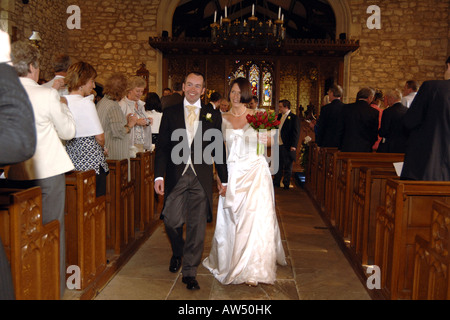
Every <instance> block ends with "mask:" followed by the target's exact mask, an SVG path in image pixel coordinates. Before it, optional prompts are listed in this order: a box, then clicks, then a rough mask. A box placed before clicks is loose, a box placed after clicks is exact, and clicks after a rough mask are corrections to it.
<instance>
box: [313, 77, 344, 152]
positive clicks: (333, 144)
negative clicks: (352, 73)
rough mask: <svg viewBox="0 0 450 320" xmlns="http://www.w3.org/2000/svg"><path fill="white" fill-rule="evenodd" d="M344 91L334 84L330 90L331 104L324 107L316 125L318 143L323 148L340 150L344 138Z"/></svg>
mask: <svg viewBox="0 0 450 320" xmlns="http://www.w3.org/2000/svg"><path fill="white" fill-rule="evenodd" d="M342 93H343V90H342V88H341V86H339V85H337V84H334V85H332V86H331V87H330V89H329V90H328V97H329V101H330V103H328V104H327V105H325V106H323V107H322V109H321V111H320V116H319V119H318V120H317V124H316V130H317V133H316V143H317V145H318V146H319V147H323V148H338V147H339V143H340V141H341V136H342V106H343V105H344V104H343V103H342V101H341V97H342Z"/></svg>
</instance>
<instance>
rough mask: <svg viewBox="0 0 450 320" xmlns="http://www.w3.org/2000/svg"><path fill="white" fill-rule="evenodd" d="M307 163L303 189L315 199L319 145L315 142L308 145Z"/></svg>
mask: <svg viewBox="0 0 450 320" xmlns="http://www.w3.org/2000/svg"><path fill="white" fill-rule="evenodd" d="M308 152H309V155H308V164H307V169H306V172H305V189H306V191H308V193H309V195H310V196H311V197H312V198H313V199H314V200H315V199H316V197H317V195H316V179H317V167H318V160H319V159H318V156H319V147H318V146H317V144H315V143H313V142H311V143H310V146H309V150H308Z"/></svg>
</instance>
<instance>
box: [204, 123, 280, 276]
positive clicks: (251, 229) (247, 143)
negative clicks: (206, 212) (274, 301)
mask: <svg viewBox="0 0 450 320" xmlns="http://www.w3.org/2000/svg"><path fill="white" fill-rule="evenodd" d="M222 129H223V135H224V139H225V141H226V145H227V153H228V156H227V165H228V186H227V193H226V195H225V197H222V196H219V204H218V208H217V218H216V228H215V233H214V238H213V241H212V246H211V252H210V254H209V256H208V257H207V258H206V259H205V260H204V261H203V265H204V266H205V267H206V268H207V269H209V270H210V271H211V273H212V274H213V275H214V277H215V278H216V279H217V280H218V281H220V282H221V283H222V284H239V283H245V282H258V283H259V282H261V283H269V284H273V283H274V282H275V280H276V270H277V263H278V264H280V265H286V258H285V253H284V249H283V245H282V243H281V237H280V229H279V226H278V221H277V217H276V212H275V195H274V191H273V185H272V177H271V174H270V170H269V166H268V163H267V161H266V159H265V157H264V155H257V152H256V149H257V132H256V131H255V130H254V129H253V128H252V127H250V125H248V124H247V125H246V126H245V127H244V128H243V129H233V127H232V125H231V123H230V122H229V121H227V120H226V119H223V124H222Z"/></svg>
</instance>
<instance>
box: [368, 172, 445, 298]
mask: <svg viewBox="0 0 450 320" xmlns="http://www.w3.org/2000/svg"><path fill="white" fill-rule="evenodd" d="M434 200H440V201H444V202H446V203H449V202H450V182H441V181H405V180H393V179H388V180H387V183H386V198H385V203H384V205H383V206H380V207H379V208H378V210H377V225H376V244H375V259H374V260H375V265H377V266H379V267H380V270H381V293H382V295H383V296H384V297H385V298H386V299H392V300H397V299H411V297H412V296H411V291H412V283H413V273H414V258H415V239H416V236H417V235H419V236H421V237H422V238H423V239H425V240H426V241H430V225H431V210H430V209H431V207H432V205H433V201H434Z"/></svg>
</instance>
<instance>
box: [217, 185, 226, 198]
mask: <svg viewBox="0 0 450 320" xmlns="http://www.w3.org/2000/svg"><path fill="white" fill-rule="evenodd" d="M217 187H218V189H219V195H221V196H222V197H225V194H226V193H227V186H224V185H223V184H222V183H221V182H218V183H217Z"/></svg>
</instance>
